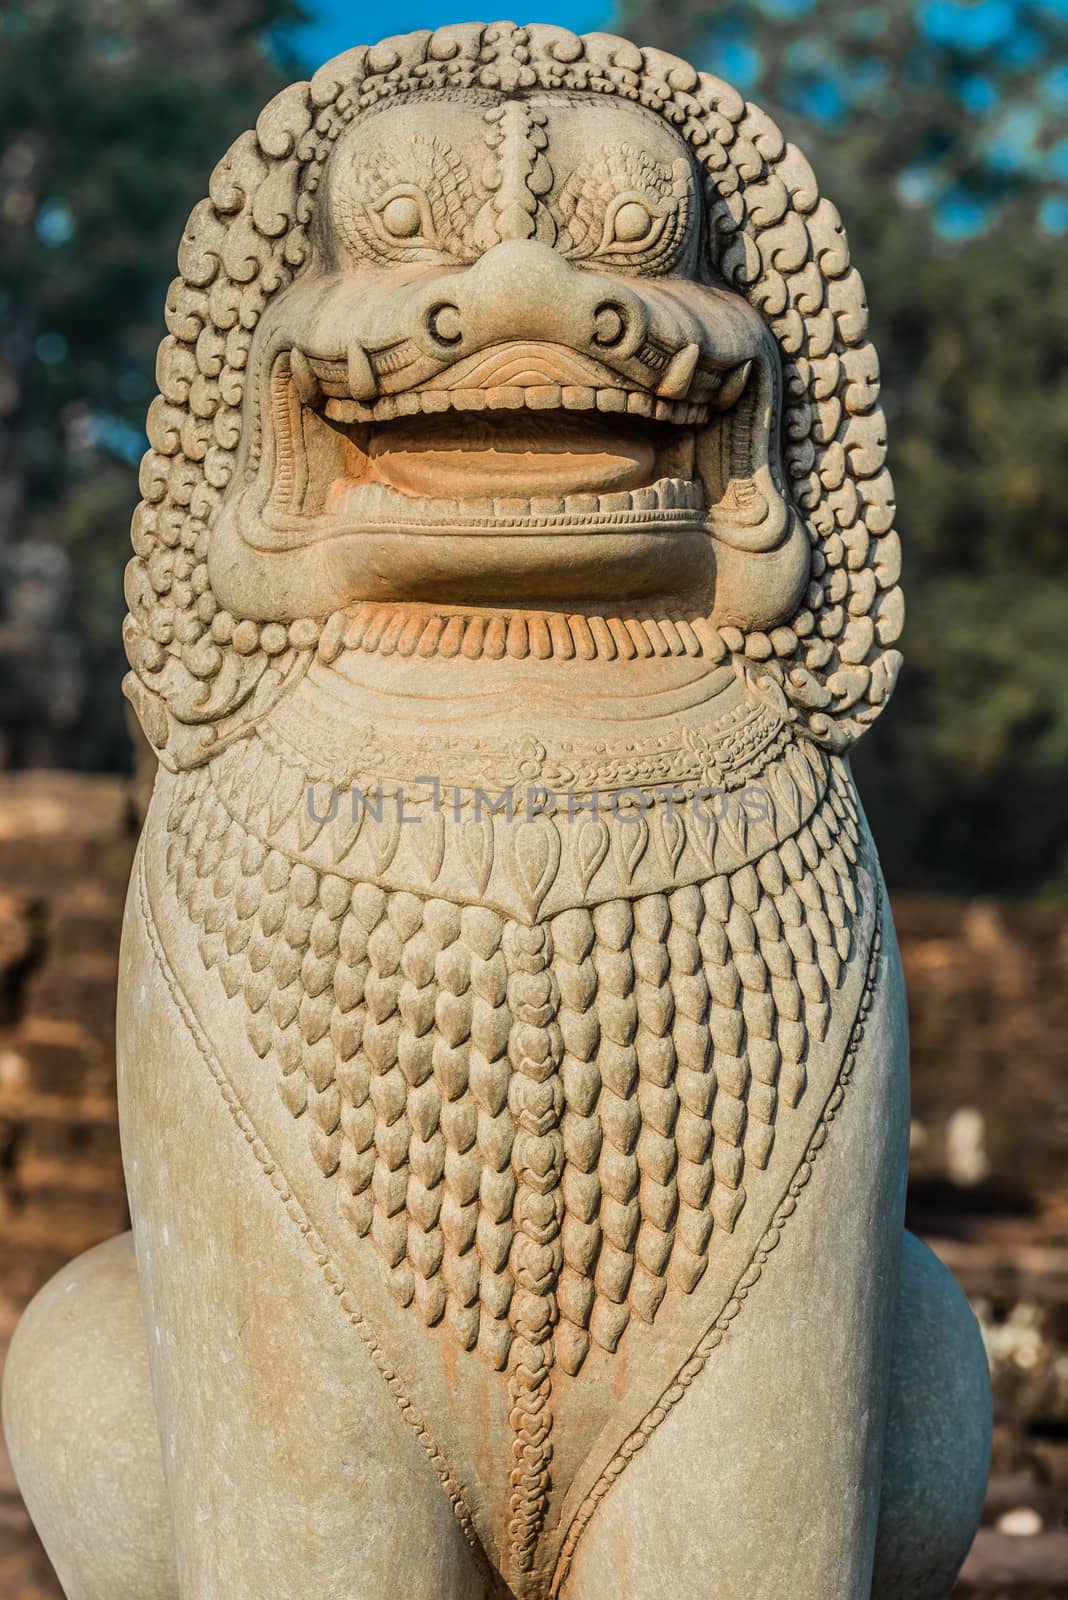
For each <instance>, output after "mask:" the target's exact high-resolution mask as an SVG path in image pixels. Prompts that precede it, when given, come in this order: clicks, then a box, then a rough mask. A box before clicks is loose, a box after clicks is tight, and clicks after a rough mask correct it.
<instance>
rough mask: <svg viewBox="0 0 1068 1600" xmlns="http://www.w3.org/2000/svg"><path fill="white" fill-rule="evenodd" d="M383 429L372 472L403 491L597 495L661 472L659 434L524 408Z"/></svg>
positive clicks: (371, 449) (452, 495)
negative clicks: (517, 412) (510, 413)
mask: <svg viewBox="0 0 1068 1600" xmlns="http://www.w3.org/2000/svg"><path fill="white" fill-rule="evenodd" d="M428 421H431V422H432V423H433V426H430V427H428V426H427V425H426V424H425V423H424V422H414V423H412V424H405V423H396V424H393V425H391V426H390V427H388V428H385V429H382V430H380V431H377V432H375V433H374V434H373V435H372V437H371V440H370V442H369V446H368V453H369V455H370V459H371V471H372V474H373V476H374V477H375V478H377V479H379V480H380V481H381V482H383V483H388V484H389V485H391V487H393V488H394V489H397V490H399V491H400V493H401V494H407V495H415V496H419V497H421V498H426V499H450V500H451V499H463V498H464V497H465V496H468V495H472V496H482V495H486V494H510V495H520V496H525V495H535V494H554V495H567V494H577V493H581V492H583V491H586V492H589V493H592V494H611V493H614V492H618V491H622V490H627V489H637V488H641V487H642V486H643V485H645V484H648V483H651V482H652V481H653V479H654V477H655V476H656V449H655V446H654V444H653V442H652V441H651V439H650V438H649V437H648V436H647V435H645V434H643V433H641V432H639V431H637V430H628V429H619V430H613V431H611V432H609V431H607V430H603V429H601V428H598V429H596V431H595V430H593V429H590V428H588V427H587V428H585V429H582V428H577V427H575V426H571V425H568V424H566V423H562V422H557V421H555V420H553V419H549V418H544V419H541V418H537V417H532V416H530V415H528V414H527V413H523V414H522V416H516V417H514V418H513V417H507V418H503V419H501V420H500V421H494V422H492V423H491V422H488V421H487V420H486V419H484V418H481V417H478V418H476V417H470V416H466V417H455V418H454V417H440V418H433V419H428Z"/></svg>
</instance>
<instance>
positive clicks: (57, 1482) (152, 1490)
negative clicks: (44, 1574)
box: [4, 1233, 178, 1600]
mask: <svg viewBox="0 0 1068 1600" xmlns="http://www.w3.org/2000/svg"><path fill="white" fill-rule="evenodd" d="M4 1432H5V1434H6V1437H7V1442H8V1447H9V1448H10V1451H11V1458H12V1462H13V1464H14V1467H15V1472H16V1476H17V1478H18V1483H19V1488H20V1490H21V1491H22V1495H23V1499H24V1500H25V1502H26V1505H27V1508H28V1510H29V1512H30V1515H31V1517H32V1518H33V1522H34V1526H35V1527H36V1529H37V1532H38V1534H39V1536H40V1538H41V1542H42V1543H43V1545H44V1547H45V1549H46V1551H47V1552H48V1557H49V1560H50V1561H51V1562H52V1564H53V1566H54V1567H55V1569H56V1573H57V1575H58V1577H59V1580H60V1582H61V1584H62V1585H63V1592H64V1594H65V1595H66V1596H67V1600H178V1579H177V1573H176V1570H175V1557H174V1537H173V1534H172V1531H171V1517H170V1507H169V1505H168V1503H167V1491H166V1485H165V1483H164V1476H163V1462H162V1458H161V1456H160V1447H159V1433H158V1430H157V1427H156V1413H155V1409H154V1407H153V1403H152V1387H151V1381H150V1377H149V1363H148V1341H147V1339H146V1337H145V1325H144V1318H143V1317H142V1314H141V1300H140V1296H139V1294H138V1288H137V1268H136V1264H135V1262H134V1252H133V1243H132V1240H131V1237H130V1235H129V1234H128V1233H124V1234H121V1235H120V1236H119V1237H118V1238H116V1239H109V1240H108V1242H107V1243H106V1244H101V1245H97V1247H96V1248H95V1249H94V1250H89V1251H87V1252H86V1253H85V1255H82V1256H79V1257H78V1259H77V1260H76V1261H72V1262H71V1263H70V1264H69V1265H68V1266H66V1267H64V1268H63V1270H62V1271H61V1272H58V1273H57V1274H56V1276H55V1277H54V1278H53V1279H52V1280H51V1281H50V1282H49V1283H47V1284H45V1286H44V1288H43V1289H42V1290H41V1291H40V1293H39V1294H37V1295H36V1297H35V1298H34V1299H33V1300H32V1301H31V1303H30V1305H29V1306H28V1307H27V1309H26V1311H25V1313H24V1315H23V1317H22V1319H21V1321H20V1322H19V1325H18V1328H17V1330H16V1333H15V1337H14V1339H13V1341H12V1344H11V1350H10V1352H9V1354H8V1359H7V1364H6V1368H5V1372H4Z"/></svg>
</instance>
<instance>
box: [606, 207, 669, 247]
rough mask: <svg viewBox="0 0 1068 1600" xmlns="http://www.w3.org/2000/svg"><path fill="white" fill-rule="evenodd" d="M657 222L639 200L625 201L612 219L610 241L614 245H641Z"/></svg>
mask: <svg viewBox="0 0 1068 1600" xmlns="http://www.w3.org/2000/svg"><path fill="white" fill-rule="evenodd" d="M658 221H659V218H657V217H654V216H653V214H652V212H651V211H649V209H648V208H647V207H646V206H643V205H642V203H641V201H640V200H625V201H624V202H623V204H622V205H621V206H619V207H618V209H617V210H616V212H615V215H614V216H613V218H612V226H611V235H612V240H613V242H614V243H616V244H641V243H643V241H644V240H645V239H646V238H648V236H649V234H650V233H651V232H652V230H653V228H654V227H655V225H656V223H657V222H658Z"/></svg>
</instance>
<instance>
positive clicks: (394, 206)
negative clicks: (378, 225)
mask: <svg viewBox="0 0 1068 1600" xmlns="http://www.w3.org/2000/svg"><path fill="white" fill-rule="evenodd" d="M422 225H423V218H422V216H421V215H420V212H419V204H418V201H416V200H414V199H413V198H412V196H411V195H410V194H398V195H394V197H393V199H392V200H390V201H389V202H388V204H386V205H384V206H383V207H382V226H383V227H384V228H385V230H386V232H387V233H391V234H392V235H393V237H394V238H395V239H413V238H414V237H415V235H416V234H417V233H418V232H419V231H420V229H421V228H422Z"/></svg>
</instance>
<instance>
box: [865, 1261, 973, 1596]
mask: <svg viewBox="0 0 1068 1600" xmlns="http://www.w3.org/2000/svg"><path fill="white" fill-rule="evenodd" d="M990 1430H991V1405H990V1371H989V1367H988V1364H987V1359H986V1352H985V1350H984V1349H983V1341H982V1338H981V1337H980V1334H979V1327H978V1324H977V1323H976V1320H975V1317H974V1316H973V1315H972V1311H971V1308H970V1306H969V1305H968V1302H967V1301H966V1300H965V1298H964V1296H963V1294H962V1293H961V1291H960V1289H959V1288H958V1287H957V1285H956V1283H955V1282H954V1281H953V1278H952V1277H951V1275H950V1274H949V1272H948V1271H947V1270H946V1268H945V1267H944V1266H943V1265H942V1263H941V1262H940V1261H939V1259H938V1257H937V1256H936V1255H934V1254H933V1252H932V1251H930V1250H928V1248H927V1246H926V1245H925V1244H921V1242H920V1240H919V1239H917V1238H915V1237H914V1236H913V1235H912V1234H911V1233H906V1235H905V1248H904V1252H903V1255H902V1262H901V1294H900V1297H899V1299H898V1313H897V1329H896V1333H895V1338H894V1356H893V1365H892V1368H891V1387H890V1411H889V1416H888V1418H887V1426H886V1452H885V1458H884V1464H883V1491H882V1499H881V1502H880V1506H879V1537H878V1540H877V1542H876V1548H875V1574H874V1577H873V1580H872V1589H871V1596H872V1600H945V1596H946V1595H948V1594H949V1591H950V1589H951V1588H952V1586H953V1581H954V1579H955V1578H956V1576H957V1573H958V1572H959V1571H960V1568H961V1565H962V1564H963V1561H964V1558H965V1556H966V1555H967V1554H968V1550H969V1548H970V1546H971V1542H972V1540H973V1539H974V1537H975V1530H976V1528H977V1527H978V1525H979V1517H980V1514H981V1512H982V1509H983V1498H984V1495H985V1493H986V1481H987V1474H988V1472H989V1468H990Z"/></svg>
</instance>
